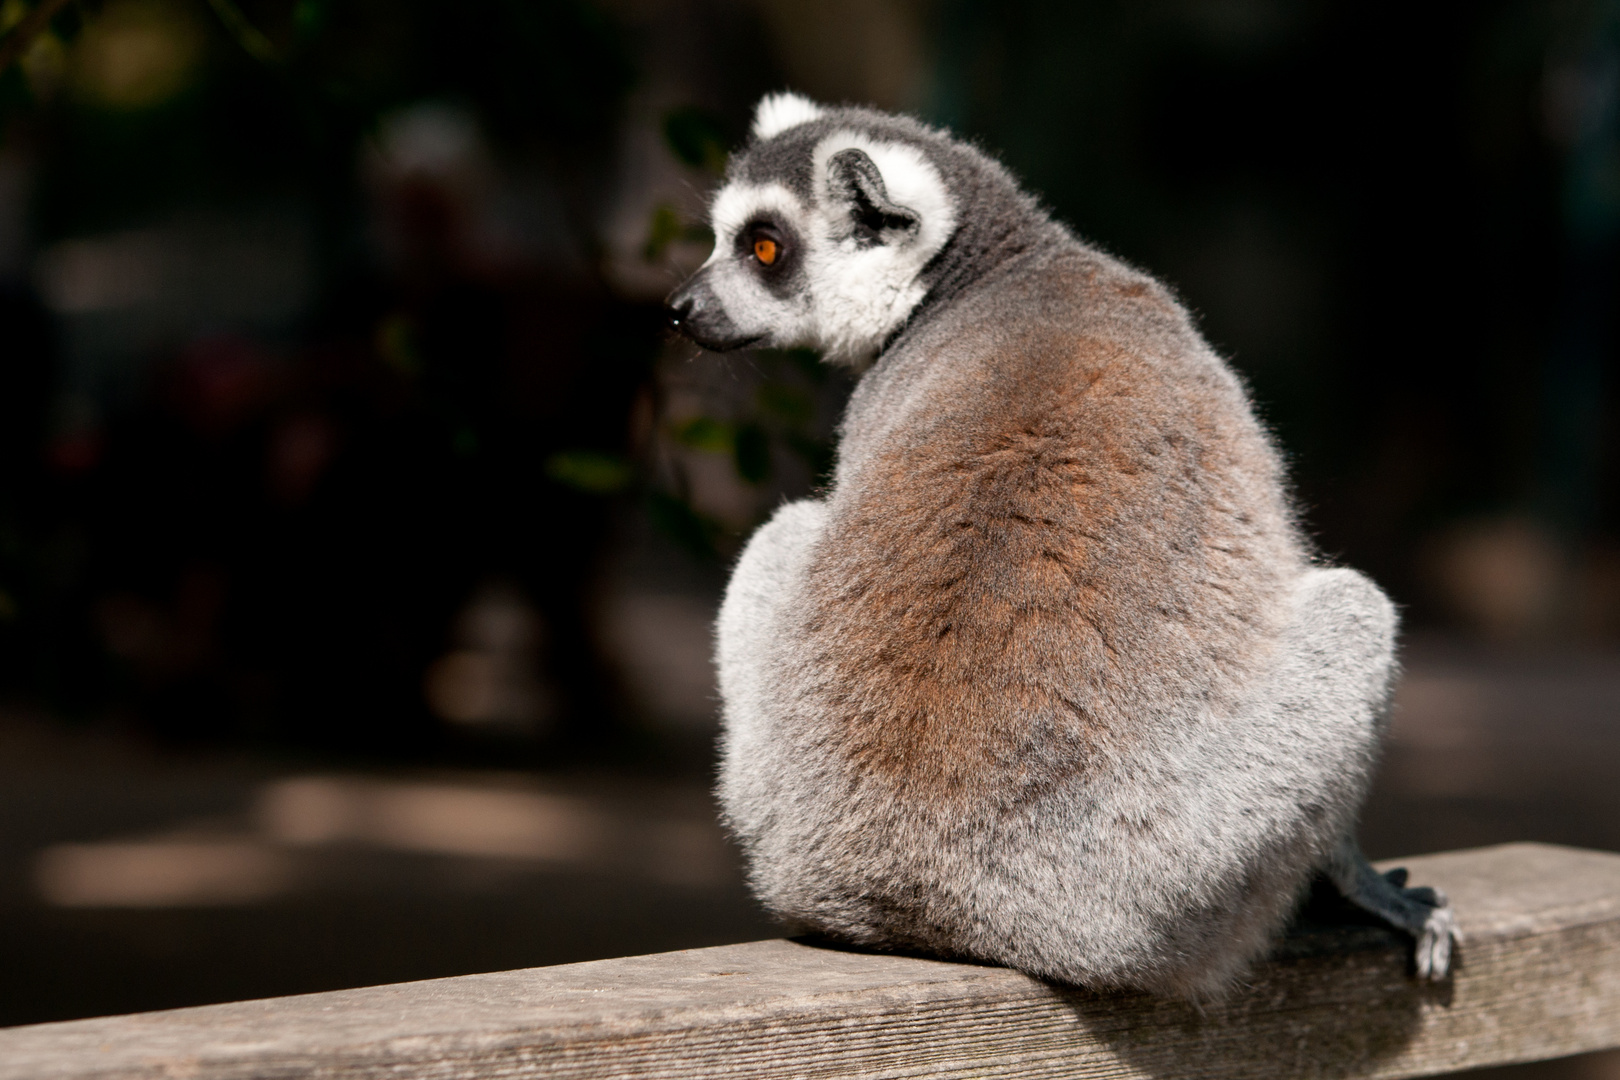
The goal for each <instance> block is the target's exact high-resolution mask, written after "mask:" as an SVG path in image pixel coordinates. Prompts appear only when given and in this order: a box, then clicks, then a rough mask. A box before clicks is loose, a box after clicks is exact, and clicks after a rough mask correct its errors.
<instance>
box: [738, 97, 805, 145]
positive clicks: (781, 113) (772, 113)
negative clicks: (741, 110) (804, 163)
mask: <svg viewBox="0 0 1620 1080" xmlns="http://www.w3.org/2000/svg"><path fill="white" fill-rule="evenodd" d="M821 113H822V109H821V106H820V105H817V104H816V103H815V102H813V101H811V100H810V99H809V98H807V97H805V96H804V95H803V94H795V93H793V92H792V91H783V92H782V93H780V94H766V95H765V96H764V97H762V98H760V99H759V104H758V105H756V106H754V126H753V131H754V138H756V139H769V138H771V137H772V136H775V135H780V134H781V133H782V132H784V131H786V130H787V129H788V128H791V127H798V126H799V125H800V124H808V123H809V122H810V121H812V120H815V119H816V118H818V117H819V116H821Z"/></svg>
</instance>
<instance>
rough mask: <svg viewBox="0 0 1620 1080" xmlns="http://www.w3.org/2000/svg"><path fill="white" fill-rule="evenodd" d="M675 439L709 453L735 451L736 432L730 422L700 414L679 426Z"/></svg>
mask: <svg viewBox="0 0 1620 1080" xmlns="http://www.w3.org/2000/svg"><path fill="white" fill-rule="evenodd" d="M674 435H675V441H676V442H678V443H680V444H681V445H682V446H685V447H688V448H690V449H693V450H701V451H703V452H704V453H708V454H730V453H734V452H735V446H736V432H735V431H734V430H733V429H732V426H731V425H730V424H727V423H724V422H722V421H719V420H715V419H713V418H712V417H708V416H698V417H694V418H692V419H691V420H688V421H686V422H685V423H683V424H681V425H679V426H677V427H676V428H675V431H674Z"/></svg>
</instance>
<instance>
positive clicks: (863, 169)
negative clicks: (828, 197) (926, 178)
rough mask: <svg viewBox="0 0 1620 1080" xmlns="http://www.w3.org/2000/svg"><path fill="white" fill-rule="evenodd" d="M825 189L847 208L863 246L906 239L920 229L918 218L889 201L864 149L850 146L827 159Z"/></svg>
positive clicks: (873, 164) (887, 192) (920, 223)
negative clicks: (863, 243) (864, 244)
mask: <svg viewBox="0 0 1620 1080" xmlns="http://www.w3.org/2000/svg"><path fill="white" fill-rule="evenodd" d="M827 187H828V189H829V190H831V192H832V195H833V198H834V199H836V200H837V201H838V202H840V203H843V204H845V205H846V206H847V207H848V208H849V214H850V217H851V218H852V219H853V220H854V222H855V235H856V236H857V237H858V238H860V239H861V240H862V241H864V242H865V243H868V244H882V243H895V242H897V241H902V240H910V239H912V238H914V237H915V236H916V235H917V233H918V232H920V231H921V229H922V216H921V215H919V214H918V213H917V212H916V211H915V210H910V209H907V208H906V207H904V206H901V205H899V204H898V203H896V202H894V201H892V200H891V199H890V198H889V189H888V188H887V187H886V186H885V185H884V183H883V174H882V173H881V172H879V171H878V167H877V164H876V163H875V162H874V161H873V160H872V159H871V158H869V157H867V156H866V152H865V151H864V150H859V149H856V148H855V147H850V148H849V149H848V150H840V151H839V152H838V153H836V154H834V155H833V156H832V157H831V158H829V159H827Z"/></svg>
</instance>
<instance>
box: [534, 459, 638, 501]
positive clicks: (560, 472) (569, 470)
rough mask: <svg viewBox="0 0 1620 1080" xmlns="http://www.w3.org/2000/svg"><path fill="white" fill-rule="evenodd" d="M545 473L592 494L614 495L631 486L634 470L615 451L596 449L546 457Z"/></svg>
mask: <svg viewBox="0 0 1620 1080" xmlns="http://www.w3.org/2000/svg"><path fill="white" fill-rule="evenodd" d="M546 475H547V476H549V477H551V478H552V479H553V480H556V481H557V482H558V483H561V484H567V485H568V486H569V487H571V488H576V489H578V490H579V491H588V492H590V493H591V494H593V495H611V494H613V493H614V492H617V491H623V490H624V489H625V488H627V487H629V486H630V481H631V480H632V479H633V478H634V476H635V470H634V469H632V468H631V467H630V463H629V462H627V461H625V460H624V459H623V458H621V457H617V456H615V455H613V454H603V453H599V452H597V451H595V450H565V451H563V452H562V453H560V454H552V455H551V457H549V458H547V459H546Z"/></svg>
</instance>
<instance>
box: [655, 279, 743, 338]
mask: <svg viewBox="0 0 1620 1080" xmlns="http://www.w3.org/2000/svg"><path fill="white" fill-rule="evenodd" d="M664 311H665V313H666V314H667V315H668V317H669V325H670V329H672V330H675V331H676V332H677V333H680V334H683V335H685V336H686V337H687V338H689V339H691V340H692V341H693V342H695V343H696V344H698V345H701V346H702V347H703V348H705V349H710V350H712V351H714V352H726V351H728V350H731V349H741V348H743V347H744V346H747V345H752V344H753V343H754V342H756V341H758V340H760V335H758V334H754V335H746V334H743V333H741V332H740V331H739V330H738V329H737V325H736V324H735V323H733V322H732V321H731V317H730V316H729V315H727V314H726V309H725V307H724V306H723V305H722V304H721V303H720V299H719V297H717V296H715V295H714V290H713V289H711V288H710V287H709V283H708V280H707V278H706V276H705V274H704V272H703V271H702V270H699V271H698V272H697V273H696V274H694V275H692V277H691V278H689V279H687V281H686V283H685V284H684V285H682V286H681V287H680V288H678V289H676V290H675V291H674V292H672V293H670V294H669V297H668V298H667V299H666V300H665V301H664Z"/></svg>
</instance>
